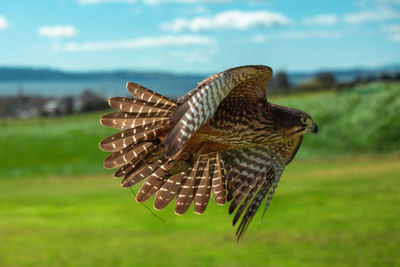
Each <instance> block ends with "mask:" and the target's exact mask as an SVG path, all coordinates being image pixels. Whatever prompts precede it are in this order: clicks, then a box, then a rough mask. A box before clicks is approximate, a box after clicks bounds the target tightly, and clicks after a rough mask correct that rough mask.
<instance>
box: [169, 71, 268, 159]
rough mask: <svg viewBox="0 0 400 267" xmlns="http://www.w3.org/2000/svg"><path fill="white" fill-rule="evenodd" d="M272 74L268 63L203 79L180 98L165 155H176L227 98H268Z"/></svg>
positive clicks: (250, 99)
mask: <svg viewBox="0 0 400 267" xmlns="http://www.w3.org/2000/svg"><path fill="white" fill-rule="evenodd" d="M271 75H272V70H271V69H270V68H269V67H266V66H243V67H238V68H233V69H229V70H227V71H224V72H222V73H219V74H215V75H213V76H211V77H209V78H207V79H206V80H204V81H203V82H201V83H200V84H199V85H198V86H197V87H196V88H195V89H193V90H192V91H191V92H189V93H188V94H186V95H185V96H184V97H183V98H181V99H179V100H178V103H179V104H180V106H179V107H178V108H177V110H176V111H175V112H174V113H173V114H172V116H171V118H170V120H171V122H173V123H174V126H173V127H172V129H171V130H170V131H169V133H168V135H167V138H166V139H165V144H166V145H167V146H168V148H167V153H166V156H167V157H169V158H173V157H175V156H176V155H177V154H178V153H179V152H180V151H181V150H182V149H183V147H184V146H185V145H186V143H187V142H188V140H189V139H190V138H191V137H192V136H193V135H194V133H195V132H196V131H197V130H198V129H200V127H201V126H203V125H204V124H205V123H206V122H207V121H208V120H209V119H210V118H211V117H212V116H213V115H214V113H215V111H216V110H217V108H218V106H219V104H220V103H221V102H222V101H223V100H224V99H226V98H234V99H237V100H238V101H239V99H242V100H244V101H253V100H256V101H257V100H259V99H264V100H265V99H266V87H267V83H268V80H269V79H270V77H271ZM256 101H255V102H256Z"/></svg>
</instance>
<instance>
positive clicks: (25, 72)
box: [0, 63, 400, 84]
mask: <svg viewBox="0 0 400 267" xmlns="http://www.w3.org/2000/svg"><path fill="white" fill-rule="evenodd" d="M275 71H276V70H275ZM320 72H331V73H332V74H333V75H334V76H335V78H336V79H337V80H338V81H344V82H346V81H350V80H353V79H354V78H355V77H357V76H367V75H372V76H379V75H380V73H382V72H389V73H394V72H400V63H399V64H393V65H387V66H381V67H377V68H354V69H345V70H341V69H332V70H329V69H326V70H320V71H313V72H288V76H289V80H290V82H291V83H292V84H296V83H298V82H299V81H302V80H306V79H308V78H310V77H313V76H315V75H316V74H318V73H320ZM210 74H211V73H210ZM208 75H209V74H202V73H199V74H175V73H167V72H157V71H154V72H153V71H129V70H120V71H93V72H70V71H62V70H56V69H48V68H26V67H0V82H1V81H60V80H110V79H118V80H148V79H155V80H173V79H181V78H182V77H185V78H190V79H193V80H197V81H200V80H201V79H203V78H204V77H207V76H208Z"/></svg>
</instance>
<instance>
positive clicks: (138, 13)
mask: <svg viewBox="0 0 400 267" xmlns="http://www.w3.org/2000/svg"><path fill="white" fill-rule="evenodd" d="M395 63H400V0H301V1H300V0H264V1H262V0H241V1H239V0H53V1H50V0H37V1H32V0H18V1H15V0H1V1H0V66H27V67H46V68H56V69H62V70H72V71H91V70H110V71H111V70H122V69H129V70H139V71H143V70H144V71H168V72H175V73H213V72H219V71H222V70H224V69H227V68H230V67H235V66H240V65H249V64H263V65H268V66H270V67H272V68H273V69H274V70H286V71H316V70H322V69H325V70H326V69H349V68H353V67H367V68H373V67H377V66H383V65H388V64H395Z"/></svg>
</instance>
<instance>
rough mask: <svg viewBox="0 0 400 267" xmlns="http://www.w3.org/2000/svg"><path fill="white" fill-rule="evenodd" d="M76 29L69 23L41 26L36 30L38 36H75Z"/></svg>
mask: <svg viewBox="0 0 400 267" xmlns="http://www.w3.org/2000/svg"><path fill="white" fill-rule="evenodd" d="M76 33H77V30H76V29H75V27H74V26H69V25H55V26H43V27H40V28H39V30H38V34H39V35H40V36H45V37H51V38H58V37H72V36H75V35H76Z"/></svg>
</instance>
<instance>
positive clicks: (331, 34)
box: [280, 31, 342, 39]
mask: <svg viewBox="0 0 400 267" xmlns="http://www.w3.org/2000/svg"><path fill="white" fill-rule="evenodd" d="M280 37H281V38H282V39H338V38H340V37H342V34H341V33H340V32H337V31H286V32H282V33H281V35H280Z"/></svg>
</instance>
